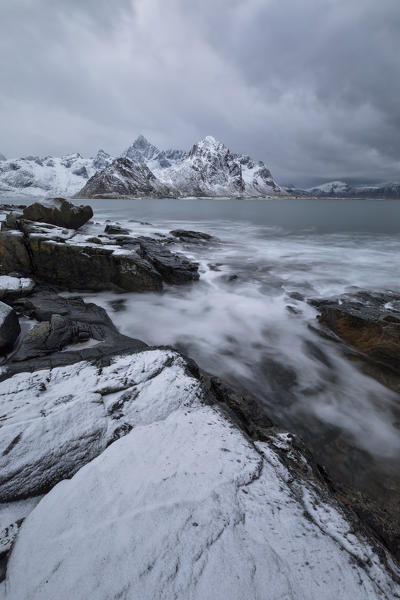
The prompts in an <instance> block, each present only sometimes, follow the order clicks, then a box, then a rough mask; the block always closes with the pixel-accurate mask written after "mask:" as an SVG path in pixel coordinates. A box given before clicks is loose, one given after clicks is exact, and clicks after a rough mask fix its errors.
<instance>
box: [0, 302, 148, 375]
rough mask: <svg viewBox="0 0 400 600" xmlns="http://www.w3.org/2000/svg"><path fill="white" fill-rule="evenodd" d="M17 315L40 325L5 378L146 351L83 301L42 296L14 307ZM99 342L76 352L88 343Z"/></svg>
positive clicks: (102, 312) (10, 364) (11, 362)
mask: <svg viewBox="0 0 400 600" xmlns="http://www.w3.org/2000/svg"><path fill="white" fill-rule="evenodd" d="M14 306H15V309H16V311H18V313H19V314H20V315H23V316H24V317H28V318H31V319H35V320H37V321H39V324H38V325H36V326H35V327H33V329H31V330H30V331H28V333H27V334H26V335H25V337H24V338H23V339H22V342H21V345H20V347H19V348H18V350H17V352H16V353H15V354H13V355H12V356H11V358H10V359H9V361H8V362H7V363H6V365H4V367H3V372H2V374H1V378H2V379H5V378H7V376H10V375H12V374H14V373H18V372H22V371H31V370H36V369H43V368H50V367H53V366H61V365H69V364H73V363H75V362H77V361H79V360H84V359H85V360H100V359H102V358H104V357H111V356H114V355H115V354H118V353H124V352H128V353H132V352H137V351H138V350H143V349H144V348H146V347H147V346H146V344H145V343H144V342H141V341H140V340H137V339H134V338H129V337H127V336H125V335H122V334H120V333H119V331H118V330H117V328H116V327H115V325H114V324H113V322H112V321H111V319H110V317H109V316H108V315H107V312H106V311H105V310H104V309H103V308H101V307H100V306H97V305H96V304H93V303H87V302H84V301H83V300H82V298H63V297H62V296H58V295H56V294H54V293H53V292H46V291H43V292H38V293H36V294H34V295H33V296H30V297H29V298H21V299H19V300H17V301H15V303H14ZM88 340H89V341H97V342H98V343H96V344H93V345H87V347H83V348H81V347H79V348H78V349H76V348H75V347H74V345H75V344H78V345H80V344H81V343H82V342H86V341H88Z"/></svg>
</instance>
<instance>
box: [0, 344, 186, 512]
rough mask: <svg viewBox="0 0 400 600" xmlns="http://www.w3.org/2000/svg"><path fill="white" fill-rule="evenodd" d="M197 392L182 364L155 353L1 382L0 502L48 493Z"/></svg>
mask: <svg viewBox="0 0 400 600" xmlns="http://www.w3.org/2000/svg"><path fill="white" fill-rule="evenodd" d="M189 384H190V385H189ZM191 388H193V390H192V389H191ZM179 389H180V393H177V391H179ZM196 389H197V387H196V385H194V381H192V380H190V379H189V378H185V377H184V375H183V360H182V359H181V358H180V357H179V356H178V355H175V354H173V353H168V352H160V351H154V352H148V353H142V354H139V355H137V356H133V357H132V356H128V357H126V358H121V359H119V361H116V362H115V363H114V364H113V365H112V366H110V367H105V368H104V369H99V368H97V367H95V366H93V365H90V364H88V363H86V362H80V363H77V364H75V365H71V366H67V367H59V368H55V369H52V370H42V371H36V372H34V373H19V374H17V375H14V376H13V377H11V378H10V379H6V380H5V381H3V382H1V383H0V407H1V409H0V410H1V414H2V415H3V418H2V428H1V433H2V435H1V439H0V449H1V450H0V451H1V456H0V502H6V501H7V502H8V501H11V500H16V499H19V498H23V497H27V496H29V495H36V494H40V493H43V492H45V491H47V490H48V489H50V487H51V486H52V485H54V484H55V483H57V482H58V481H60V480H61V479H64V478H65V477H70V476H71V475H72V474H73V473H75V472H76V471H77V470H78V469H79V468H80V467H81V466H82V465H83V464H85V463H87V462H89V461H90V460H91V459H92V458H94V457H95V456H97V455H98V454H100V453H101V452H102V451H103V450H104V449H105V448H106V447H107V445H108V444H109V443H110V442H111V441H113V440H114V439H117V438H118V437H119V436H120V435H123V434H124V433H126V431H127V430H129V429H130V428H132V427H133V426H135V425H137V424H140V423H143V422H146V421H147V420H150V421H151V420H153V419H155V418H163V417H164V416H165V415H166V414H167V413H168V411H169V410H171V407H174V406H175V405H179V403H180V402H185V403H187V404H188V405H189V404H190V403H191V402H192V401H193V397H195V396H196ZM157 392H160V393H161V392H162V395H160V397H159V398H158V397H157ZM152 394H154V395H155V400H154V401H153V402H150V399H149V397H151V395H152ZM182 396H184V398H183V399H182ZM148 413H149V416H148ZM157 415H158V416H157Z"/></svg>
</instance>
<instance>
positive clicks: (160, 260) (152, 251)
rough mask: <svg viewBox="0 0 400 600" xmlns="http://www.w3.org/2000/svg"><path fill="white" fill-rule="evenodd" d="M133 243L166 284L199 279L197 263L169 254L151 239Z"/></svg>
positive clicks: (157, 242) (142, 238)
mask: <svg viewBox="0 0 400 600" xmlns="http://www.w3.org/2000/svg"><path fill="white" fill-rule="evenodd" d="M135 241H136V242H138V243H139V245H140V248H141V252H142V256H143V258H145V259H147V260H148V261H149V262H151V264H152V265H153V266H154V267H155V269H157V271H158V272H159V273H160V274H161V275H162V277H163V279H164V281H166V282H167V283H174V284H180V283H187V282H189V281H197V280H198V279H199V277H200V275H199V273H198V268H199V266H198V264H197V263H194V262H192V261H190V260H188V259H187V258H186V257H184V256H180V255H178V254H174V253H173V252H170V251H169V250H168V249H167V248H165V246H164V245H163V244H162V243H160V242H159V241H157V240H153V239H152V238H147V237H139V238H136V239H135Z"/></svg>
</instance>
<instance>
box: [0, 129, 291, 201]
mask: <svg viewBox="0 0 400 600" xmlns="http://www.w3.org/2000/svg"><path fill="white" fill-rule="evenodd" d="M120 158H124V159H129V160H130V161H132V162H133V163H134V164H136V165H138V164H142V165H145V166H146V167H147V169H148V170H149V171H150V173H151V176H152V177H151V176H150V175H149V173H146V174H144V172H143V173H142V175H141V176H139V177H138V168H137V167H135V169H134V170H133V171H132V182H131V184H128V178H129V177H128V174H127V171H126V172H125V174H124V175H122V178H123V179H124V182H125V183H124V185H121V183H120V181H121V173H120V172H119V174H115V173H114V175H115V176H113V177H112V178H111V179H110V172H109V171H107V173H106V174H104V176H103V178H102V179H103V181H102V184H101V186H100V187H101V191H96V192H94V191H92V193H105V194H124V195H127V194H151V193H153V192H155V193H156V194H157V195H159V193H162V192H164V193H165V194H166V195H171V194H174V195H178V196H179V195H181V196H182V195H190V196H244V197H251V196H256V197H257V196H269V195H279V194H281V193H282V192H284V190H283V189H282V188H281V187H280V186H278V185H277V183H276V182H275V181H274V179H273V178H272V175H271V173H270V171H269V170H268V168H267V167H266V166H265V164H264V163H263V162H262V161H254V160H252V159H251V158H250V157H249V156H244V155H240V154H234V153H232V152H231V151H230V150H229V149H228V148H227V147H226V146H225V145H224V144H222V143H221V142H218V141H217V140H215V138H213V137H212V136H207V137H206V138H204V139H203V140H200V142H198V143H197V144H195V145H194V146H193V147H192V149H191V150H190V152H185V151H183V150H174V149H169V150H160V149H159V148H157V147H156V146H154V145H153V144H151V143H150V142H149V141H148V140H147V139H146V138H145V137H144V136H142V135H140V136H139V137H138V138H137V139H136V140H135V141H134V142H133V144H132V145H131V146H129V148H128V149H127V150H125V151H124V152H123V154H122V157H120ZM113 160H114V159H113V157H111V156H110V155H109V154H107V153H106V152H104V150H99V151H98V153H97V154H96V156H95V157H93V158H83V157H82V156H81V155H80V154H71V155H68V156H64V157H61V158H56V157H51V156H49V157H46V158H40V157H37V156H28V157H24V158H19V159H15V160H5V161H2V162H1V163H0V193H1V192H3V193H10V192H19V193H21V192H24V193H28V194H32V195H67V196H68V195H74V194H76V193H77V192H79V195H80V196H82V195H84V194H85V193H86V192H87V191H88V190H94V189H95V188H96V190H97V189H100V188H99V184H100V180H99V178H97V177H96V181H95V183H93V184H92V182H89V180H90V179H91V178H92V177H93V176H94V175H96V174H97V173H98V172H99V171H102V170H104V169H107V168H108V167H109V166H110V165H111V163H112V162H113ZM124 168H125V169H126V168H127V165H126V164H125V167H124ZM117 171H118V169H117ZM150 179H151V180H152V181H153V185H152V186H150V187H149V185H148V182H149V181H150ZM117 180H118V181H117ZM140 181H142V182H143V187H140ZM88 182H89V183H90V186H89V188H87V187H86V183H88ZM107 182H109V184H110V186H109V187H107V186H106V184H107ZM111 184H112V185H111ZM120 190H121V191H120ZM122 190H123V191H122ZM128 190H130V191H128Z"/></svg>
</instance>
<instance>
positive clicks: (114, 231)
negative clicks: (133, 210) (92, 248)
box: [104, 224, 130, 235]
mask: <svg viewBox="0 0 400 600" xmlns="http://www.w3.org/2000/svg"><path fill="white" fill-rule="evenodd" d="M104 232H105V233H108V234H110V235H129V234H130V231H129V229H124V228H123V227H121V226H120V225H115V224H109V225H106V226H105V229H104Z"/></svg>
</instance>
